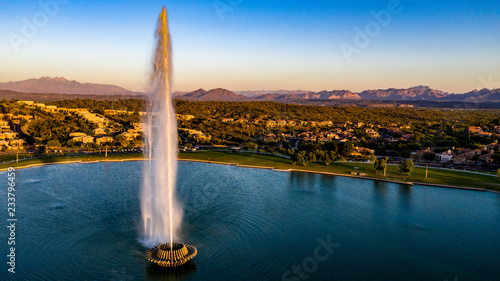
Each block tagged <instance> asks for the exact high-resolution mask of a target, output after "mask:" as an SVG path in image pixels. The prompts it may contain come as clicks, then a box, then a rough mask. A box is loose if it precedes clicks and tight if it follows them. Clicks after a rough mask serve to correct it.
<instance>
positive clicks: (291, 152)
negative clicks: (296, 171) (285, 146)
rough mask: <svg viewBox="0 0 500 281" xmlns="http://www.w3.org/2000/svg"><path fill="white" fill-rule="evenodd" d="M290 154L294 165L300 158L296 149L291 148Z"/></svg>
mask: <svg viewBox="0 0 500 281" xmlns="http://www.w3.org/2000/svg"><path fill="white" fill-rule="evenodd" d="M288 156H290V161H291V162H292V165H295V164H296V163H297V160H298V158H297V153H295V149H289V150H288Z"/></svg>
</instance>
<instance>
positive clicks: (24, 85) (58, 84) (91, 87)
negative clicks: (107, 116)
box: [0, 76, 137, 95]
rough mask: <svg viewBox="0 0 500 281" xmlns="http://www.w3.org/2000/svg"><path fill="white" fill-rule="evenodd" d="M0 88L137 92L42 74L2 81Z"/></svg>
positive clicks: (84, 93) (105, 92)
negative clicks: (23, 78) (37, 77)
mask: <svg viewBox="0 0 500 281" xmlns="http://www.w3.org/2000/svg"><path fill="white" fill-rule="evenodd" d="M0 90H10V91H16V92H21V93H38V94H50V93H52V94H78V95H135V94H137V93H135V92H132V91H129V90H127V89H124V88H122V87H118V86H115V85H104V84H94V83H80V82H77V81H74V80H73V81H69V80H67V79H66V78H64V77H54V78H51V77H49V76H42V77H40V78H39V79H35V78H32V79H27V80H24V81H15V82H12V81H11V82H6V83H0Z"/></svg>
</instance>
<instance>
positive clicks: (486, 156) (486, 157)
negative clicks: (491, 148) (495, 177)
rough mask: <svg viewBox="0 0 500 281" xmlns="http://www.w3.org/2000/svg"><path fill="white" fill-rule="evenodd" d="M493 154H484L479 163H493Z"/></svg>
mask: <svg viewBox="0 0 500 281" xmlns="http://www.w3.org/2000/svg"><path fill="white" fill-rule="evenodd" d="M492 158H493V153H488V154H484V155H481V156H479V159H478V160H479V161H481V162H483V163H491V162H492V161H493V159H492Z"/></svg>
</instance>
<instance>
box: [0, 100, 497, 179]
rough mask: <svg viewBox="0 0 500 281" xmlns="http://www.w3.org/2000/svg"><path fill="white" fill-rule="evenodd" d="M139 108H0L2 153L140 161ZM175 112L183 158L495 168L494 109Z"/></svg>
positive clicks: (205, 105) (76, 104)
mask: <svg viewBox="0 0 500 281" xmlns="http://www.w3.org/2000/svg"><path fill="white" fill-rule="evenodd" d="M142 106H143V101H142V100H119V101H95V100H66V101H57V102H49V103H38V102H34V101H28V100H10V101H6V100H4V101H2V102H1V110H2V115H1V116H2V119H1V120H0V129H1V133H0V147H1V150H2V153H3V154H12V153H31V154H36V155H50V154H65V153H113V152H141V151H142V149H143V145H142V137H143V133H144V130H145V128H146V124H145V121H144V117H145V116H147V113H146V112H144V111H142ZM176 107H177V112H178V113H179V114H177V119H178V131H179V149H180V150H183V151H192V150H196V149H214V148H217V149H221V148H222V149H228V151H230V152H232V153H237V152H239V151H243V150H254V151H259V152H265V153H273V154H282V155H285V156H288V157H290V158H291V159H292V161H293V160H294V158H295V160H296V161H295V162H297V163H301V164H303V165H305V164H306V163H307V162H311V161H313V162H316V161H327V158H328V159H329V160H328V161H349V160H356V161H372V162H374V161H376V160H377V158H379V159H380V158H385V157H387V159H388V160H389V161H395V162H399V161H401V160H403V159H412V160H413V161H415V162H418V163H421V164H422V165H424V164H425V165H429V166H434V167H448V168H460V169H469V170H477V169H495V168H496V167H497V165H498V164H499V163H500V144H498V137H497V134H500V123H499V116H500V112H498V111H494V110H477V111H474V110H469V111H465V110H463V111H460V112H455V111H447V112H445V113H443V112H442V111H439V110H434V109H413V108H401V109H366V108H364V109H361V108H355V107H351V108H349V109H347V108H333V107H319V106H302V105H283V104H278V103H274V102H246V103H237V102H229V103H228V102H189V101H177V102H176ZM232 107H234V108H236V107H239V108H240V109H238V110H236V109H234V108H232ZM348 111H351V112H348ZM443 114H444V115H443ZM391 116H393V118H391ZM404 116H410V117H404ZM443 116H446V118H443ZM322 118H323V119H322ZM294 155H295V157H294Z"/></svg>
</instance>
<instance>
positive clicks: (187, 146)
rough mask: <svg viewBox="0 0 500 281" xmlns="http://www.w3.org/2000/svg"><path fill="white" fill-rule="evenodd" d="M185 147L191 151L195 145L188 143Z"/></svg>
mask: <svg viewBox="0 0 500 281" xmlns="http://www.w3.org/2000/svg"><path fill="white" fill-rule="evenodd" d="M184 147H185V148H187V149H191V148H192V147H193V145H192V144H190V143H189V142H188V143H186V144H184Z"/></svg>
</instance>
